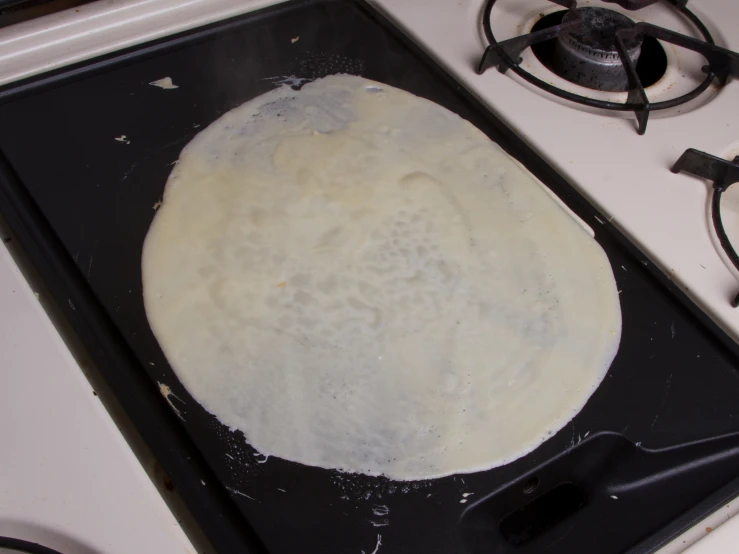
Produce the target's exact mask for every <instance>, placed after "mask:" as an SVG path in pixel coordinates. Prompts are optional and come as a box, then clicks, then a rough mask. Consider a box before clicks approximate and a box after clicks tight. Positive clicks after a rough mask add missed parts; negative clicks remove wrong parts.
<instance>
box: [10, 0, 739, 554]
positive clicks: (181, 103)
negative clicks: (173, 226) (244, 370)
mask: <svg viewBox="0 0 739 554" xmlns="http://www.w3.org/2000/svg"><path fill="white" fill-rule="evenodd" d="M296 37H299V39H298V40H297V41H294V42H293V40H292V39H294V38H296ZM334 72H351V73H356V74H361V75H362V76H364V77H367V78H369V79H374V80H377V81H381V82H384V83H387V84H389V85H392V86H395V87H399V88H402V89H405V90H407V91H409V92H411V93H413V94H416V95H419V96H422V97H425V98H428V99H430V100H432V101H434V102H437V103H438V104H440V105H442V106H444V107H446V108H448V109H450V110H452V111H454V112H456V113H458V114H459V115H461V116H462V117H464V118H466V119H468V120H469V121H471V122H472V123H474V124H475V125H476V126H477V127H479V128H480V129H482V130H483V131H484V132H485V133H486V134H488V135H489V136H490V138H491V139H492V140H494V141H496V142H498V143H499V144H500V145H501V146H503V148H505V149H506V150H507V151H508V152H509V153H510V154H511V155H513V156H514V157H516V158H517V159H519V160H520V161H521V162H522V163H523V164H524V165H525V166H526V167H528V168H529V170H531V171H532V172H533V173H534V174H535V175H536V176H537V177H539V178H540V179H541V180H542V181H543V182H544V183H545V184H546V185H547V186H548V187H550V188H551V189H552V190H553V191H554V192H555V193H556V194H557V195H558V196H559V197H560V198H562V199H563V200H564V201H565V202H566V203H567V204H568V205H569V206H570V207H571V208H572V209H573V210H574V211H575V212H576V213H577V214H578V215H579V216H580V217H582V218H583V219H584V220H585V221H586V222H588V223H590V224H592V226H593V228H594V230H595V236H596V239H597V240H598V242H599V243H600V244H601V246H602V247H603V248H604V250H605V251H606V253H607V254H608V257H609V260H610V262H611V264H612V267H613V271H614V274H615V276H616V280H617V282H618V288H619V290H620V291H621V292H620V298H621V305H622V312H623V337H622V341H621V346H620V350H619V353H618V355H617V357H616V359H615V361H614V363H613V365H612V367H611V369H610V371H609V372H608V375H607V377H606V379H605V381H604V382H603V384H602V385H601V386H600V388H599V389H598V390H597V392H596V393H595V394H594V395H593V397H592V398H591V399H590V401H589V402H588V403H587V405H586V406H585V408H584V409H583V410H582V412H581V413H580V414H579V415H578V416H577V417H576V418H575V419H574V420H573V421H572V422H571V423H570V424H569V425H567V426H566V427H565V428H564V429H563V430H562V431H560V432H559V433H558V434H556V435H555V436H554V437H553V438H551V439H550V440H548V441H547V442H546V443H544V444H543V445H542V446H541V447H540V448H538V449H536V450H535V451H534V452H533V453H531V454H530V455H528V456H526V457H524V458H522V459H520V460H518V461H516V462H514V463H511V464H509V465H506V466H504V467H501V468H497V469H493V470H490V471H487V472H482V473H476V474H470V475H460V476H454V477H448V478H443V479H438V480H433V481H421V482H413V483H398V482H393V481H389V480H387V479H383V478H371V477H366V476H361V475H349V474H341V473H338V472H335V471H328V470H323V469H318V468H312V467H306V466H302V465H299V464H295V463H291V462H287V461H284V460H280V459H274V458H270V459H267V460H266V461H265V460H264V459H263V458H262V457H261V456H259V455H256V453H255V451H254V450H253V449H252V448H251V447H249V446H248V445H247V444H246V443H245V441H244V439H243V435H241V433H239V432H232V431H230V430H228V429H226V428H224V427H223V426H222V425H221V424H220V423H219V422H218V421H217V420H215V418H213V417H212V416H211V415H210V414H208V413H206V412H205V411H204V410H203V409H202V408H201V407H200V406H199V405H198V404H197V403H196V402H194V401H193V399H192V398H191V397H190V396H189V395H188V393H187V391H186V390H184V388H183V387H182V386H181V385H180V384H179V382H178V381H177V379H176V378H175V376H174V374H173V372H172V371H171V369H170V368H169V366H168V364H167V361H166V360H165V358H164V356H163V355H162V353H161V351H160V349H159V347H158V345H157V343H156V341H155V339H154V337H153V335H152V333H151V331H150V329H149V326H148V324H147V320H146V316H145V313H144V306H143V302H142V291H141V276H140V257H141V247H142V243H143V240H144V237H145V235H146V232H147V230H148V227H149V224H150V223H151V220H152V218H153V217H154V213H155V210H154V206H155V204H156V203H157V202H158V201H159V200H160V199H161V195H162V190H163V188H164V185H165V182H166V179H167V176H168V175H169V172H170V171H171V168H172V164H173V163H174V162H175V161H176V160H177V158H178V155H179V152H180V150H181V149H182V147H183V146H184V145H186V144H187V143H188V141H190V139H192V137H193V136H194V135H195V134H196V133H197V132H198V131H199V130H200V129H202V128H203V127H205V126H206V125H208V124H209V123H211V122H212V121H214V120H215V119H217V118H218V117H219V116H221V115H223V114H224V113H225V112H226V111H228V110H230V109H232V108H234V107H236V106H238V105H239V104H241V103H243V102H245V101H247V100H249V99H251V98H254V97H255V96H257V95H259V94H262V93H264V92H266V91H269V90H271V89H273V88H274V87H275V86H276V84H278V83H279V82H280V81H281V80H282V79H284V78H285V77H288V76H298V77H305V78H315V77H320V76H323V75H326V74H329V73H334ZM166 76H169V77H171V78H172V79H173V80H174V82H175V84H176V85H178V87H179V88H178V89H176V90H162V89H159V88H157V87H153V86H150V85H149V84H148V83H150V82H152V81H155V80H157V79H161V78H163V77H166ZM123 135H125V137H126V138H125V140H120V141H118V140H115V139H116V137H119V138H120V137H122V136H123ZM633 140H639V138H638V137H637V136H636V135H635V136H634V138H633ZM128 141H130V142H128ZM655 163H660V162H659V161H657V160H655ZM665 171H667V168H665ZM0 212H1V213H2V215H3V216H4V217H5V219H6V220H7V222H8V223H9V225H10V227H11V229H12V230H13V232H14V233H15V235H16V236H17V237H18V239H19V240H20V242H21V244H22V245H23V247H24V248H25V250H26V251H27V253H28V255H29V257H30V258H31V260H32V262H33V263H34V265H35V266H36V267H37V268H38V270H39V272H40V273H41V275H42V276H43V278H44V280H45V282H46V283H47V285H48V287H49V288H50V290H51V292H52V294H53V295H54V297H55V299H56V300H57V302H58V304H59V305H60V306H61V308H62V309H63V310H64V313H65V316H66V318H67V319H68V321H69V323H70V324H71V326H72V327H73V329H74V330H75V331H76V332H77V334H78V335H79V336H80V338H81V339H82V341H83V343H84V344H85V346H86V348H87V349H88V350H89V352H90V354H91V355H92V357H93V359H94V360H95V362H96V364H97V365H98V367H99V369H100V371H101V372H102V373H103V375H104V376H105V377H106V379H107V380H108V382H109V383H110V385H111V387H112V389H113V391H114V393H115V394H116V396H117V398H118V400H119V401H120V403H121V404H122V406H123V407H124V409H125V410H126V411H127V413H128V415H129V416H130V417H131V419H132V420H133V422H134V424H135V425H136V427H137V429H138V430H139V432H140V433H141V434H142V436H143V437H144V439H145V440H146V441H147V442H148V444H149V445H150V447H151V448H152V449H153V451H154V453H155V455H156V456H157V458H158V459H159V461H160V463H161V464H162V466H163V467H164V469H165V470H166V471H167V472H168V473H169V474H170V475H171V477H172V479H173V481H174V483H175V485H176V486H177V488H178V490H179V491H180V493H181V495H182V496H183V498H184V499H185V501H186V502H187V504H188V506H189V508H190V510H191V511H192V512H193V514H194V515H195V517H196V519H197V520H198V522H199V523H200V525H201V526H202V528H203V530H204V531H205V532H206V534H207V536H208V537H209V539H210V540H211V541H212V542H213V544H214V545H215V546H216V548H217V549H218V551H219V552H224V553H235V552H269V553H275V554H297V553H301V554H310V553H356V554H359V553H360V552H365V553H366V554H369V553H372V552H375V551H376V553H377V554H393V553H424V554H435V553H438V554H450V553H463V552H467V553H483V552H484V553H504V552H516V553H518V552H520V553H527V552H542V551H546V552H547V553H548V554H555V553H567V554H577V553H587V554H592V553H595V552H598V553H599V554H611V553H614V554H615V553H618V552H625V551H629V549H632V550H630V551H633V552H647V551H650V550H651V549H653V548H654V547H655V546H656V545H659V544H660V543H662V542H664V541H665V540H666V539H667V538H669V537H670V536H673V535H674V534H675V533H677V532H678V531H680V530H682V529H684V528H685V527H686V526H687V525H689V524H691V523H693V522H695V521H696V518H698V517H700V516H701V515H704V514H706V513H707V512H709V511H711V510H712V509H715V508H716V507H718V506H720V505H721V504H722V503H723V502H725V501H726V499H728V498H730V497H731V496H733V495H734V494H736V493H737V492H739V481H737V480H736V479H737V477H739V415H738V414H737V412H739V373H737V367H739V363H738V360H739V358H737V351H736V347H735V345H734V344H733V343H732V342H731V341H730V340H729V339H728V338H727V337H726V336H725V335H724V334H722V333H721V332H720V331H719V330H718V329H717V328H716V327H715V326H714V325H713V324H712V323H711V322H710V321H709V320H708V319H707V318H705V317H704V316H703V315H702V314H701V313H700V312H699V311H698V310H697V309H696V308H695V307H694V306H693V305H692V304H691V303H690V302H689V301H687V299H686V298H685V296H684V295H683V294H682V293H681V292H680V291H679V290H678V289H677V288H676V287H675V286H674V285H672V283H671V282H670V281H669V280H668V279H666V278H665V277H664V275H662V274H661V273H660V272H659V271H657V270H655V269H654V268H653V267H652V266H651V264H650V263H649V262H647V261H646V258H645V257H644V256H643V255H642V254H640V253H639V251H638V250H636V249H635V248H634V247H633V246H632V245H631V244H630V243H628V242H627V241H626V240H625V239H624V237H623V236H622V235H620V234H619V232H618V231H617V230H616V229H615V228H614V227H612V226H611V225H610V224H608V222H605V223H604V224H601V223H600V222H599V220H598V219H596V216H598V217H599V219H600V220H602V221H605V218H604V217H603V216H600V215H599V214H598V212H597V211H596V210H595V209H594V208H593V207H592V206H590V205H589V204H588V203H587V202H585V201H584V200H583V199H582V197H581V196H579V194H578V193H577V192H576V191H575V190H574V189H573V188H571V187H570V186H569V185H568V184H567V183H566V182H565V181H564V180H563V179H562V178H561V177H560V176H559V175H558V174H557V173H556V172H555V171H554V170H553V169H552V168H551V167H550V166H548V165H547V164H546V163H545V162H544V161H543V160H542V159H541V158H540V157H539V156H537V155H536V154H535V153H534V152H533V151H531V150H530V149H529V148H528V147H527V146H526V145H525V144H524V143H523V142H522V141H521V140H520V139H519V138H518V137H517V136H516V135H515V134H514V133H512V132H511V131H510V130H508V129H507V128H506V127H505V126H504V125H503V124H502V123H501V122H500V121H499V120H498V119H496V118H495V116H494V115H492V114H491V113H490V112H489V111H488V110H486V109H485V108H483V107H482V106H481V105H480V104H479V103H478V102H477V101H476V100H474V99H473V98H472V96H471V95H469V94H468V93H466V92H465V91H464V89H463V88H462V87H460V85H458V84H457V83H455V82H454V81H453V80H452V79H451V78H450V77H449V76H448V75H447V74H446V73H445V72H444V71H443V70H442V69H441V68H440V67H439V66H437V65H436V64H435V63H434V62H433V61H432V60H431V59H430V58H429V57H427V56H426V55H425V54H423V53H422V52H421V51H420V50H419V49H418V48H416V47H415V46H414V45H412V44H411V43H410V41H408V40H407V39H405V38H404V37H403V36H402V35H401V34H400V33H399V32H398V31H397V30H396V29H394V28H393V26H392V25H391V24H390V23H389V22H388V21H386V20H385V19H384V18H383V17H381V16H380V15H378V14H377V13H375V12H374V11H373V10H372V9H371V8H370V7H369V6H368V5H366V4H365V3H364V2H362V1H360V0H356V1H350V0H343V1H342V0H315V1H310V0H308V1H299V2H294V3H290V4H286V5H280V6H276V7H273V8H269V9H266V10H263V11H259V12H255V13H251V14H246V15H245V16H242V17H238V18H235V19H231V20H227V21H224V22H220V23H217V24H214V25H211V26H209V27H205V28H201V29H196V30H194V31H191V32H187V33H184V34H181V35H177V36H174V37H169V38H166V39H163V40H160V41H156V42H154V43H149V44H146V45H142V46H139V47H135V48H133V49H131V50H128V51H125V52H121V53H117V54H114V55H111V56H108V57H105V58H101V59H96V60H92V61H90V62H85V63H83V64H80V65H78V66H75V67H71V68H65V69H62V70H59V71H57V72H55V73H53V74H48V75H44V76H41V77H39V78H34V79H32V80H29V81H26V82H23V83H18V84H15V85H12V86H9V87H5V88H4V89H0ZM493 354H494V353H491V355H493ZM160 384H165V385H167V386H169V387H171V390H172V392H173V394H174V395H175V397H170V400H171V401H172V402H173V403H174V404H175V405H176V407H177V408H178V409H179V411H180V414H181V416H182V417H181V419H179V418H178V417H177V415H176V414H174V412H173V411H172V410H171V409H170V407H169V406H168V405H167V403H166V401H165V399H164V398H163V397H162V396H161V395H160V394H159V385H160ZM114 478H115V475H111V479H114ZM536 483H538V485H537V486H536V487H535V489H534V490H533V491H531V490H530V489H531V487H532V484H536ZM526 484H528V485H527V486H525V485H526ZM563 485H566V486H564V488H562V487H563ZM549 491H554V492H553V493H552V494H551V495H549V496H545V495H546V493H547V492H549ZM463 493H474V494H473V495H471V496H468V497H466V499H467V501H466V502H461V501H462V500H463V499H464V498H463V496H462V495H463ZM614 497H615V498H614ZM542 498H543V500H541V501H539V502H538V503H537V504H530V502H532V501H533V500H535V499H542ZM555 500H556V502H555ZM527 504H528V508H525V506H526V505H527ZM552 505H553V506H554V507H552ZM563 506H569V507H570V509H569V512H572V513H555V512H557V510H560V511H561V509H562V507H563ZM553 510H554V511H553ZM385 511H387V513H384V512H385ZM378 514H379V515H378ZM527 514H528V515H527ZM532 514H534V515H533V516H532ZM527 517H528V518H529V519H526V518H527ZM531 518H533V519H531ZM537 518H538V519H537ZM378 545H379V546H378Z"/></svg>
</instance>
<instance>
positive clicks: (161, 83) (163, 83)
mask: <svg viewBox="0 0 739 554" xmlns="http://www.w3.org/2000/svg"><path fill="white" fill-rule="evenodd" d="M149 84H150V85H151V86H153V87H159V88H161V89H164V90H174V89H176V88H180V87H178V86H177V85H175V84H174V83H173V82H172V77H164V78H162V79H159V80H157V81H152V82H151V83H149Z"/></svg>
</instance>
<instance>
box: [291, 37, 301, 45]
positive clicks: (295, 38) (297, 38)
mask: <svg viewBox="0 0 739 554" xmlns="http://www.w3.org/2000/svg"><path fill="white" fill-rule="evenodd" d="M299 40H300V37H294V38H291V39H290V42H292V43H293V44H295V43H296V42H298V41H299Z"/></svg>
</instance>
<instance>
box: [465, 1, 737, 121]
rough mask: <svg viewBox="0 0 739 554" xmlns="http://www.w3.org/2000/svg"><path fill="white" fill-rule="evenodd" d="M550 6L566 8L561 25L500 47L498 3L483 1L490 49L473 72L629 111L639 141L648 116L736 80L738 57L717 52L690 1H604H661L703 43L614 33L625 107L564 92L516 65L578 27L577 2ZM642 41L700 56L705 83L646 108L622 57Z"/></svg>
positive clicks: (666, 33)
mask: <svg viewBox="0 0 739 554" xmlns="http://www.w3.org/2000/svg"><path fill="white" fill-rule="evenodd" d="M550 1H551V2H553V3H555V4H559V5H560V6H563V7H565V8H567V13H566V14H565V16H564V17H563V18H562V22H561V23H559V24H558V25H553V26H551V27H547V28H544V29H540V30H536V31H532V32H531V33H528V34H525V35H520V36H517V37H514V38H511V39H508V40H505V41H503V42H498V41H497V40H496V39H495V35H494V34H493V30H492V26H491V20H490V17H491V14H492V11H493V7H494V6H495V4H496V2H497V0H487V3H486V4H485V10H484V12H483V29H484V31H485V36H486V38H487V40H488V42H489V45H488V47H487V48H486V49H485V53H484V54H483V56H482V59H481V60H480V63H479V65H478V67H477V72H478V73H479V74H482V73H484V72H485V70H487V69H489V68H490V67H493V66H495V67H497V68H498V71H500V72H501V73H505V72H506V71H508V70H509V69H510V70H511V71H513V72H514V73H516V74H517V75H518V76H520V77H521V78H523V79H525V80H526V81H528V82H529V83H531V84H533V85H535V86H537V87H539V88H541V89H543V90H545V91H547V92H549V93H551V94H553V95H555V96H558V97H560V98H564V99H565V100H569V101H571V102H575V103H577V104H582V105H585V106H590V107H594V108H601V109H604V110H615V111H632V112H634V114H635V115H636V119H637V123H638V127H637V128H638V132H639V134H640V135H643V134H644V133H645V132H646V129H647V122H648V119H649V114H650V112H652V111H655V110H664V109H667V108H673V107H675V106H679V105H681V104H684V103H686V102H689V101H690V100H693V99H694V98H697V97H698V96H699V95H700V94H701V93H703V92H704V91H705V90H706V89H707V88H708V87H709V86H710V85H711V83H713V82H714V80H717V81H718V82H719V84H721V85H722V86H723V85H725V84H726V81H727V80H728V78H729V77H735V78H736V77H739V54H737V53H736V52H732V51H731V50H727V49H725V48H721V47H720V46H716V44H715V42H714V40H713V37H712V36H711V33H710V32H709V30H708V29H707V28H706V26H705V25H704V24H703V22H702V21H701V20H700V19H699V18H698V17H697V16H696V15H695V14H694V13H693V12H691V11H690V10H689V9H688V8H687V3H688V0H604V1H606V2H610V3H615V4H618V5H620V6H621V7H623V8H625V9H627V10H638V9H641V8H644V7H646V6H649V5H651V4H655V3H657V2H658V1H664V2H666V3H667V4H670V5H672V6H673V7H674V8H675V9H676V10H678V11H679V12H680V13H682V14H683V15H684V16H685V17H686V18H687V19H688V20H689V21H690V22H691V23H692V24H693V25H694V26H695V27H696V28H697V29H698V31H699V32H700V34H701V35H702V36H703V39H704V40H698V39H695V38H693V37H689V36H686V35H683V34H680V33H676V32H675V31H670V30H669V29H665V28H663V27H658V26H656V25H651V24H649V23H636V24H635V25H634V26H633V27H632V28H628V29H621V30H619V31H617V32H616V37H615V42H616V48H617V50H618V52H619V55H620V58H621V62H622V63H623V65H624V69H625V70H626V74H627V77H628V83H629V85H628V91H627V92H628V94H627V99H626V102H624V103H621V102H611V101H606V100H598V99H595V98H590V97H588V96H583V95H580V94H575V93H572V92H569V91H566V90H563V89H561V88H559V87H556V86H554V85H552V84H550V83H547V82H546V81H543V80H542V79H539V78H538V77H535V76H534V75H532V74H531V73H529V72H528V71H526V70H525V69H523V68H522V67H521V66H520V65H519V64H520V62H521V58H520V56H521V53H522V52H523V51H524V50H525V49H526V48H529V47H531V46H533V45H535V44H539V43H541V42H544V41H547V40H551V39H554V38H556V37H557V36H559V35H560V34H561V33H563V32H565V31H572V30H574V29H576V28H577V27H578V26H579V25H580V24H581V22H582V19H581V17H580V15H579V14H578V11H577V0H550ZM644 37H651V38H653V39H657V40H661V41H665V42H670V43H672V44H675V45H676V46H679V47H682V48H686V49H688V50H693V51H695V52H698V53H699V54H701V55H703V56H704V57H705V58H706V61H707V62H708V63H707V64H706V65H705V66H704V67H703V71H704V73H705V74H706V77H705V79H703V81H702V82H701V83H700V84H699V85H698V86H697V87H695V88H694V89H693V90H691V91H690V92H688V93H686V94H683V95H681V96H678V97H676V98H671V99H669V100H664V101H661V102H650V101H649V98H648V97H647V94H646V92H645V90H644V85H643V84H642V80H641V78H640V77H639V75H638V74H637V71H636V67H635V64H634V63H633V61H632V60H631V59H630V58H629V56H628V55H627V54H626V52H627V48H626V46H625V44H627V43H629V42H631V41H633V40H635V39H642V38H644Z"/></svg>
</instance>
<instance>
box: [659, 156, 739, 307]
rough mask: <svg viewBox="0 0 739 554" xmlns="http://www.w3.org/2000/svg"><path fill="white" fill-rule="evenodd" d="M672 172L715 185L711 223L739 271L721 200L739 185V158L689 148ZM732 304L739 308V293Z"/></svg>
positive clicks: (738, 256) (737, 256)
mask: <svg viewBox="0 0 739 554" xmlns="http://www.w3.org/2000/svg"><path fill="white" fill-rule="evenodd" d="M672 172H673V173H680V172H684V173H690V174H691V175H695V176H696V177H702V178H703V179H708V180H709V181H711V182H712V183H713V194H712V196H711V220H712V222H713V228H714V230H715V231H716V237H717V238H718V242H719V244H720V245H721V248H723V250H724V252H726V256H727V257H728V258H729V260H730V261H731V263H732V264H733V265H734V267H735V268H736V269H737V271H739V255H737V252H736V250H735V249H734V246H733V245H732V244H731V241H730V240H729V237H728V236H727V235H726V230H725V229H724V223H723V221H722V220H721V198H722V195H723V193H724V192H726V189H728V188H729V187H730V186H731V185H733V184H734V183H739V156H737V157H735V158H734V160H733V161H728V160H724V159H723V158H717V157H716V156H712V155H711V154H706V153H705V152H701V151H700V150H695V149H694V148H689V149H688V150H686V151H685V152H683V155H682V156H680V158H679V159H678V160H677V162H675V165H673V166H672ZM731 305H732V306H734V307H735V308H736V307H739V294H737V295H736V296H735V297H734V299H733V300H732V302H731Z"/></svg>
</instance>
